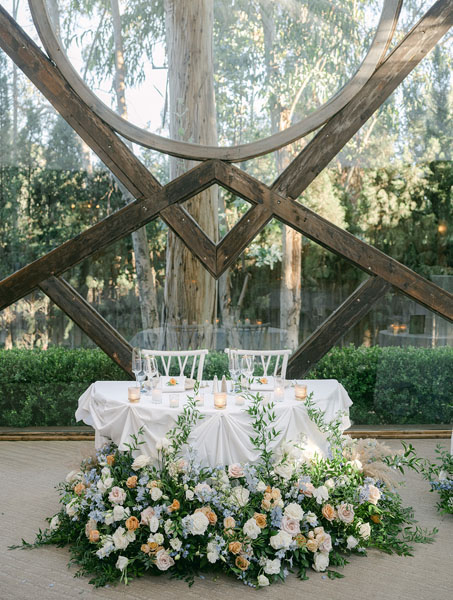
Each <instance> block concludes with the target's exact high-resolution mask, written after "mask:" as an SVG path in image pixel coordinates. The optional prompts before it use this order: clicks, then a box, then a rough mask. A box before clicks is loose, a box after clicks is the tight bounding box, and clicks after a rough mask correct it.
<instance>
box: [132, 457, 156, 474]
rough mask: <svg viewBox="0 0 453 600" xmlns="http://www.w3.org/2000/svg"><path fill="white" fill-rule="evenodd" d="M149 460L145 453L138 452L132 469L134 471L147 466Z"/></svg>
mask: <svg viewBox="0 0 453 600" xmlns="http://www.w3.org/2000/svg"><path fill="white" fill-rule="evenodd" d="M150 462H151V457H150V456H146V454H140V456H137V458H136V459H135V460H134V462H133V463H132V468H133V469H134V471H138V470H139V469H143V468H144V467H147V466H148V465H149V463H150Z"/></svg>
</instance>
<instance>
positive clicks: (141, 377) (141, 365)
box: [134, 358, 146, 391]
mask: <svg viewBox="0 0 453 600" xmlns="http://www.w3.org/2000/svg"><path fill="white" fill-rule="evenodd" d="M145 363H146V361H145V360H143V358H138V359H136V362H135V367H136V368H137V371H134V373H135V379H136V380H137V382H138V384H139V386H140V391H142V390H143V382H144V381H145V379H146V373H145V369H146V364H145Z"/></svg>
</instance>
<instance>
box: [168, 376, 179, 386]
mask: <svg viewBox="0 0 453 600" xmlns="http://www.w3.org/2000/svg"><path fill="white" fill-rule="evenodd" d="M177 383H178V382H177V381H176V379H175V378H174V377H172V378H171V379H170V380H169V382H168V385H176V384H177Z"/></svg>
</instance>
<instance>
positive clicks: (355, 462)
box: [346, 458, 363, 471]
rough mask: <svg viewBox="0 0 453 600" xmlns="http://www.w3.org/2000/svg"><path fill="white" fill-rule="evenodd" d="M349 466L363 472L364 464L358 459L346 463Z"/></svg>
mask: <svg viewBox="0 0 453 600" xmlns="http://www.w3.org/2000/svg"><path fill="white" fill-rule="evenodd" d="M346 464H347V465H351V467H352V468H353V469H357V471H361V470H362V466H363V465H362V463H361V462H360V460H359V459H358V458H356V459H354V460H348V462H347V463H346Z"/></svg>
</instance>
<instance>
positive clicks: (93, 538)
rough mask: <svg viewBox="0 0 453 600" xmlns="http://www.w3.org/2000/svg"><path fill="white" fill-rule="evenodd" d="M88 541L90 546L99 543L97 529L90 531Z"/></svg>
mask: <svg viewBox="0 0 453 600" xmlns="http://www.w3.org/2000/svg"><path fill="white" fill-rule="evenodd" d="M88 539H89V540H90V542H91V543H92V544H95V543H96V542H99V531H98V530H97V529H92V530H91V531H90V535H89V536H88Z"/></svg>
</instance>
